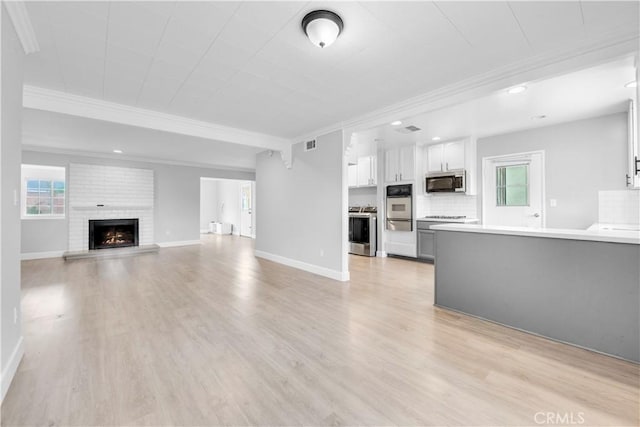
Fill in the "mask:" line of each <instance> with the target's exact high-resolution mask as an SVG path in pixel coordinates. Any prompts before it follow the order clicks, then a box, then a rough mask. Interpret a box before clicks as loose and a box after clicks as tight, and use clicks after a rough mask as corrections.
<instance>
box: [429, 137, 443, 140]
mask: <svg viewBox="0 0 640 427" xmlns="http://www.w3.org/2000/svg"><path fill="white" fill-rule="evenodd" d="M441 139H442V138H440V137H439V136H434V137H433V138H431V140H432V141H440V140H441Z"/></svg>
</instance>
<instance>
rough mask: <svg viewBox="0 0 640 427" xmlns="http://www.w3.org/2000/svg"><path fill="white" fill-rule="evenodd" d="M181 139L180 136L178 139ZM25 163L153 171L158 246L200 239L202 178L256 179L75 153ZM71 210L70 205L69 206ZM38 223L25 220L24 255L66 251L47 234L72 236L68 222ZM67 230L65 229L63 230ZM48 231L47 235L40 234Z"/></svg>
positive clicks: (27, 154)
mask: <svg viewBox="0 0 640 427" xmlns="http://www.w3.org/2000/svg"><path fill="white" fill-rule="evenodd" d="M177 138H179V137H177ZM22 159H23V161H24V163H29V164H40V165H51V166H64V167H67V168H68V167H69V164H71V163H84V164H93V165H110V166H121V167H131V168H141V169H152V170H153V173H154V238H155V243H158V244H161V245H162V244H171V243H180V242H192V241H196V240H199V239H200V178H201V177H210V178H226V179H240V180H253V179H254V177H255V175H254V174H253V173H251V172H240V171H230V170H222V169H206V168H195V167H187V166H177V165H168V164H161V163H147V162H139V161H129V160H119V159H117V158H101V157H88V156H81V155H71V154H56V153H44V152H37V151H23V153H22ZM67 209H68V205H67ZM37 222H39V221H36V220H23V221H22V229H23V234H24V238H23V240H22V252H23V253H36V252H41V251H61V252H63V251H66V250H67V242H66V239H64V238H63V239H61V240H60V241H59V242H58V243H57V244H56V245H55V246H54V245H52V244H51V242H49V243H45V242H44V240H45V239H46V235H57V234H61V235H64V236H66V235H67V233H68V220H66V221H65V220H62V221H57V222H52V221H49V222H48V224H47V223H40V224H36V223H37ZM60 229H63V230H60ZM42 231H44V234H39V232H42Z"/></svg>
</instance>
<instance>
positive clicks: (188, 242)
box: [157, 240, 202, 248]
mask: <svg viewBox="0 0 640 427" xmlns="http://www.w3.org/2000/svg"><path fill="white" fill-rule="evenodd" d="M200 244H202V242H201V241H200V240H181V241H176V242H162V243H157V245H158V246H160V247H161V248H173V247H176V246H189V245H200Z"/></svg>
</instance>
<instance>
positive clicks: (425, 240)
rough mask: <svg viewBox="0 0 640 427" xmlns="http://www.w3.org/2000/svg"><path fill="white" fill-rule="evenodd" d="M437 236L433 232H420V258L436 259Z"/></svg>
mask: <svg viewBox="0 0 640 427" xmlns="http://www.w3.org/2000/svg"><path fill="white" fill-rule="evenodd" d="M435 235H436V233H435V232H433V231H426V230H418V258H424V259H433V258H434V257H435Z"/></svg>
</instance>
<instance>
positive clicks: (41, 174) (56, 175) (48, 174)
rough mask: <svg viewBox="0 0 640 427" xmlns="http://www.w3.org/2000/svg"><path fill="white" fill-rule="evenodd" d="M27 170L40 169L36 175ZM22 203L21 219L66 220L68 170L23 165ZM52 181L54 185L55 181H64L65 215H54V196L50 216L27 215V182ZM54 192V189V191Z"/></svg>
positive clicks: (60, 167)
mask: <svg viewBox="0 0 640 427" xmlns="http://www.w3.org/2000/svg"><path fill="white" fill-rule="evenodd" d="M25 169H38V171H37V172H35V174H30V172H28V171H26V172H25ZM20 173H21V186H22V188H21V196H22V197H21V202H20V218H21V219H26V220H38V219H66V218H67V191H68V188H67V168H66V167H64V166H47V165H35V164H22V165H21V171H20ZM29 180H38V181H51V183H52V185H53V182H54V181H60V180H62V181H63V182H64V205H63V206H64V213H62V214H55V213H53V194H52V198H51V210H52V213H49V214H28V213H27V181H29ZM52 191H53V189H52Z"/></svg>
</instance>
